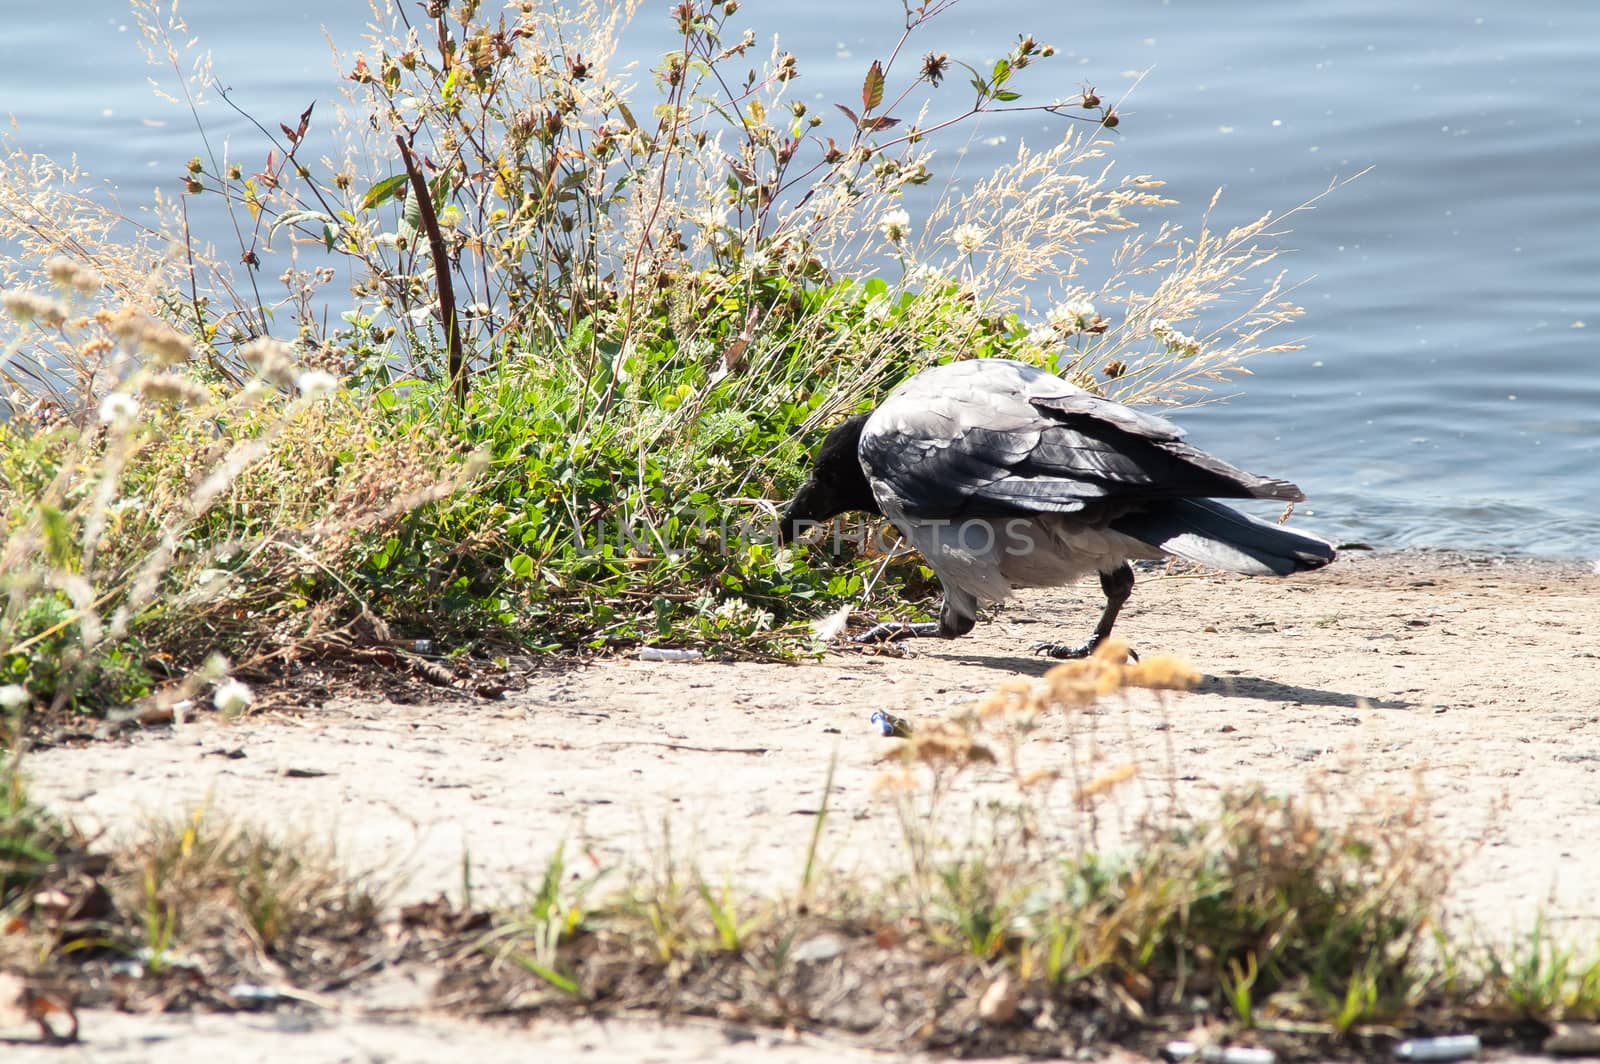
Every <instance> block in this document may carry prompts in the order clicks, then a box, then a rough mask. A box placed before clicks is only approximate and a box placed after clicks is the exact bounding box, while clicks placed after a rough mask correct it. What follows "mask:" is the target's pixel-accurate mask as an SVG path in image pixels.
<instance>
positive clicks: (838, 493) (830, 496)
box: [778, 414, 883, 544]
mask: <svg viewBox="0 0 1600 1064" xmlns="http://www.w3.org/2000/svg"><path fill="white" fill-rule="evenodd" d="M869 417H871V414H857V415H856V416H855V417H852V418H849V419H847V420H845V421H844V422H842V423H841V424H840V425H839V426H838V427H837V428H835V429H834V430H833V431H832V432H830V433H828V437H827V439H825V440H823V441H822V446H821V447H819V448H817V458H816V462H815V463H814V464H813V466H812V469H811V476H810V477H808V478H807V479H806V482H805V483H804V484H802V485H800V490H799V491H797V492H795V494H794V498H793V499H790V500H789V505H788V506H786V507H784V509H783V518H782V521H781V523H780V524H779V525H778V542H779V543H780V544H781V543H790V542H793V541H794V540H795V538H796V537H798V536H799V535H800V534H801V533H802V532H804V531H805V530H806V527H807V526H808V525H811V524H820V523H821V522H823V521H826V520H828V519H829V518H831V517H837V516H838V515H839V514H842V513H844V512H845V511H847V510H861V511H864V512H866V513H869V514H881V513H882V512H883V511H882V510H880V509H878V501H877V500H876V499H874V498H873V497H872V486H871V485H870V484H868V483H867V475H866V474H865V473H864V472H862V470H861V459H860V458H859V457H858V456H857V454H856V448H857V447H858V446H859V445H860V443H861V429H862V427H863V426H865V425H866V423H867V418H869Z"/></svg>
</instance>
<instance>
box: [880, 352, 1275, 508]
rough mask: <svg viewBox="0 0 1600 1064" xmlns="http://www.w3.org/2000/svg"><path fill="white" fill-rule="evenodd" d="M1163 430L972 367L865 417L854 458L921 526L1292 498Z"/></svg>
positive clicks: (1044, 383) (978, 363) (1032, 370)
mask: <svg viewBox="0 0 1600 1064" xmlns="http://www.w3.org/2000/svg"><path fill="white" fill-rule="evenodd" d="M1181 435H1182V434H1181V432H1180V430H1179V429H1178V428H1177V427H1176V426H1175V425H1173V424H1172V423H1171V422H1169V421H1166V420H1165V419H1163V418H1159V417H1155V416H1153V415H1151V414H1146V413H1142V412H1140V411H1137V410H1133V409H1130V408H1128V407H1125V406H1121V405H1119V404H1117V403H1113V402H1111V401H1110V400H1107V399H1100V398H1098V397H1095V396H1092V395H1089V394H1088V393H1086V392H1084V391H1082V390H1081V389H1078V388H1075V387H1073V386H1072V385H1070V384H1068V383H1067V382H1066V381H1063V380H1062V379H1060V378H1059V377H1055V376H1053V375H1051V374H1049V373H1046V372H1044V371H1043V370H1040V369H1037V368H1036V367H1033V366H1029V365H1026V364H1024V363H1019V362H1010V361H1006V360H1001V359H975V360H972V361H967V362H956V363H951V364H949V365H945V366H939V367H936V368H934V369H931V370H927V371H924V372H923V373H920V374H918V375H917V376H916V377H913V378H912V379H911V380H909V381H907V382H906V383H905V384H904V385H902V386H901V387H900V388H898V389H896V390H895V391H894V393H892V394H891V395H890V396H889V398H888V399H887V400H885V401H884V403H883V405H882V406H880V407H879V408H878V409H877V411H875V412H874V413H873V415H872V417H871V419H869V420H868V422H867V425H866V428H865V430H864V431H863V433H862V436H861V444H860V449H859V455H860V458H861V463H862V467H863V468H864V469H865V471H866V473H867V477H868V479H869V481H871V483H872V487H873V491H874V494H875V495H877V496H878V498H879V502H880V504H882V503H885V502H887V503H889V504H890V505H891V507H892V508H894V509H897V510H899V511H900V512H902V513H905V514H907V515H908V516H913V517H919V518H960V517H977V516H996V515H1004V514H1018V513H1074V512H1079V511H1082V510H1084V509H1085V508H1087V507H1091V506H1096V504H1102V503H1119V504H1130V505H1131V504H1137V503H1139V502H1142V501H1149V500H1153V499H1171V498H1206V497H1220V498H1251V497H1254V498H1274V499H1299V498H1302V496H1301V494H1300V491H1299V489H1298V488H1296V487H1295V486H1294V485H1293V484H1290V483H1288V482H1287V481H1282V480H1272V479H1268V478H1264V477H1257V476H1255V475H1253V474H1250V473H1246V472H1244V471H1243V470H1239V469H1235V468H1234V467H1232V466H1230V465H1228V464H1227V463H1225V462H1222V461H1221V460H1219V459H1216V458H1213V457H1212V456H1210V455H1208V454H1205V453H1204V452H1202V451H1198V450H1196V449H1195V448H1193V447H1190V446H1189V445H1188V444H1186V443H1184V442H1183V441H1182V440H1181V438H1180V437H1181Z"/></svg>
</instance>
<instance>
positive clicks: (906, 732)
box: [872, 709, 911, 739]
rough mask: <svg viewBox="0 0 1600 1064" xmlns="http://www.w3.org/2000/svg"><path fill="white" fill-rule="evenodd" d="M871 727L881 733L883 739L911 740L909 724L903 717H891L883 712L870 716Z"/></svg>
mask: <svg viewBox="0 0 1600 1064" xmlns="http://www.w3.org/2000/svg"><path fill="white" fill-rule="evenodd" d="M872 726H873V727H874V728H877V729H878V731H880V732H881V733H883V737H884V738H885V739H909V738H911V723H910V722H909V721H907V720H906V719H905V718H904V717H895V716H891V715H890V714H888V713H885V712H884V711H883V710H881V709H880V710H877V711H875V712H874V713H873V714H872Z"/></svg>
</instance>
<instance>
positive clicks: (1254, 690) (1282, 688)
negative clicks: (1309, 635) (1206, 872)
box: [952, 654, 1415, 709]
mask: <svg viewBox="0 0 1600 1064" xmlns="http://www.w3.org/2000/svg"><path fill="white" fill-rule="evenodd" d="M952 657H954V655H952ZM959 660H960V661H962V662H963V663H965V664H968V665H981V666H983V667H984V668H989V669H993V670H995V671H996V672H1006V673H1011V674H1012V675H1020V676H1033V677H1039V676H1043V675H1044V674H1045V673H1046V672H1049V671H1050V669H1052V668H1053V667H1055V666H1056V665H1059V664H1061V662H1059V661H1055V660H1052V659H1050V658H1042V657H1032V656H1030V657H1019V656H1016V655H1006V656H995V657H991V656H988V655H984V654H962V655H960V657H959ZM1191 693H1192V694H1197V695H1222V696H1224V697H1227V698H1255V699H1259V700H1261V701H1263V702H1296V703H1299V704H1301V705H1307V706H1338V707H1341V708H1344V709H1410V708H1412V707H1413V706H1414V705H1415V703H1414V702H1407V701H1404V700H1401V699H1393V698H1374V697H1370V696H1367V695H1356V694H1350V693H1348V692H1345V691H1325V690H1323V689H1321V688H1318V687H1302V686H1300V685H1298V684H1289V683H1282V682H1280V681H1278V680H1268V679H1266V678H1264V677H1260V676H1210V675H1207V676H1206V677H1205V678H1204V679H1202V680H1201V681H1200V683H1199V685H1197V686H1196V687H1195V688H1194V690H1193V691H1192V692H1191Z"/></svg>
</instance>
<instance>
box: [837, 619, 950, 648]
mask: <svg viewBox="0 0 1600 1064" xmlns="http://www.w3.org/2000/svg"><path fill="white" fill-rule="evenodd" d="M938 634H939V622H938V621H884V622H883V623H882V624H875V625H873V626H872V627H871V628H868V629H867V630H866V631H865V632H862V633H861V634H860V635H856V636H851V637H850V642H852V643H887V642H889V641H891V640H895V639H916V638H919V637H924V636H934V635H938Z"/></svg>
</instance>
